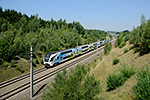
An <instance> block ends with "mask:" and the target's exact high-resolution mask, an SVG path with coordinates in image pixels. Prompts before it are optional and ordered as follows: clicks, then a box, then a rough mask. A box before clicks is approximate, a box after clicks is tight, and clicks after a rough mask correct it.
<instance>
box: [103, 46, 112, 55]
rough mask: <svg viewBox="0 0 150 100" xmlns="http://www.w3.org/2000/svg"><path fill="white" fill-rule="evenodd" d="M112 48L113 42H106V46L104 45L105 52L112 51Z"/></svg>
mask: <svg viewBox="0 0 150 100" xmlns="http://www.w3.org/2000/svg"><path fill="white" fill-rule="evenodd" d="M111 48H112V44H111V43H109V44H108V43H106V44H105V47H104V54H105V55H107V54H108V53H109V52H110V51H111Z"/></svg>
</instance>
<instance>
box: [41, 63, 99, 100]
mask: <svg viewBox="0 0 150 100" xmlns="http://www.w3.org/2000/svg"><path fill="white" fill-rule="evenodd" d="M54 80H55V82H53V83H52V84H51V85H52V86H48V91H45V92H44V94H43V97H42V98H43V100H49V99H51V100H56V99H57V100H70V99H74V100H76V99H78V100H79V99H86V100H91V99H94V98H95V96H96V95H97V94H98V93H99V92H100V86H99V85H100V82H99V81H97V80H95V78H94V75H87V71H86V70H85V66H83V65H77V66H76V67H75V69H74V70H73V69H72V70H70V73H68V74H67V73H66V70H63V72H62V73H58V74H57V76H56V77H55V78H54ZM58 94H59V95H58Z"/></svg>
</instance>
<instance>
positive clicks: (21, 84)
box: [0, 46, 104, 99]
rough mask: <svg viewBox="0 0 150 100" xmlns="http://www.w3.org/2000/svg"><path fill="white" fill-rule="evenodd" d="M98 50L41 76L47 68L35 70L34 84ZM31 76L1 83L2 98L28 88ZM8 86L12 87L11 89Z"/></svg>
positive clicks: (0, 92) (0, 94)
mask: <svg viewBox="0 0 150 100" xmlns="http://www.w3.org/2000/svg"><path fill="white" fill-rule="evenodd" d="M103 48H104V46H102V47H100V48H99V50H102V49H103ZM96 52H97V51H96V50H94V51H92V52H90V53H89V54H87V55H83V57H80V58H79V59H77V58H75V60H74V61H72V62H71V60H70V62H69V63H68V62H66V63H65V64H64V65H62V66H61V64H60V65H59V66H58V67H56V68H54V69H53V70H50V71H49V72H47V73H45V74H41V76H40V75H37V74H40V73H42V72H43V73H44V72H45V71H46V70H47V69H46V68H41V69H38V70H36V71H34V72H33V75H34V77H35V75H37V76H38V77H35V79H34V80H33V85H36V84H38V83H40V82H41V81H43V80H46V79H47V78H49V77H51V76H53V75H55V74H56V73H58V72H59V71H61V70H63V69H64V68H69V67H70V66H72V65H75V64H77V63H79V62H82V61H83V60H84V59H85V58H89V57H90V56H91V55H93V54H95V53H96ZM48 70H49V69H48ZM29 77H30V73H28V74H25V75H21V76H19V77H17V78H13V79H11V80H8V81H6V82H2V83H0V99H8V98H10V97H12V96H14V95H16V94H18V93H19V92H21V91H23V90H25V89H28V88H29V87H30V78H29ZM8 87H10V89H9V88H8ZM11 87H12V88H11ZM13 87H14V88H13ZM7 88H8V89H7Z"/></svg>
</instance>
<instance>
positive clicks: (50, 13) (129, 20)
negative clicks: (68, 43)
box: [0, 0, 150, 31]
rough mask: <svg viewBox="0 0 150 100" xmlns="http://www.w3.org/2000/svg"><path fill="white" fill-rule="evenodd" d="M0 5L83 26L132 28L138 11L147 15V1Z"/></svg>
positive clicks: (34, 0) (28, 0)
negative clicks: (78, 23)
mask: <svg viewBox="0 0 150 100" xmlns="http://www.w3.org/2000/svg"><path fill="white" fill-rule="evenodd" d="M0 6H1V7H2V8H3V10H5V9H14V10H17V11H18V12H21V13H23V14H27V15H28V16H31V15H36V14H38V15H39V17H41V18H42V19H44V20H51V18H53V19H54V20H56V21H58V20H59V19H60V18H62V19H66V21H67V23H69V22H73V21H76V22H80V23H81V25H83V27H84V28H86V29H100V30H105V31H123V30H125V29H128V30H132V28H133V26H137V25H140V17H141V14H144V16H145V17H146V19H147V20H148V19H149V18H150V0H0Z"/></svg>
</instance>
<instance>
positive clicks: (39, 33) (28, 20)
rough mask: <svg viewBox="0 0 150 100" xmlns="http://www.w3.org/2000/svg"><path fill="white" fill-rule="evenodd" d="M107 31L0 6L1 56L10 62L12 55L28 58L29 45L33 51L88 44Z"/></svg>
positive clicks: (44, 51)
mask: <svg viewBox="0 0 150 100" xmlns="http://www.w3.org/2000/svg"><path fill="white" fill-rule="evenodd" d="M106 35H107V32H105V31H101V30H88V29H84V27H83V26H82V25H81V24H80V22H75V21H73V22H72V23H67V22H66V20H65V19H64V20H62V19H60V20H58V21H55V20H53V18H52V19H51V20H50V21H45V20H43V19H41V18H39V17H38V14H36V15H31V16H30V17H29V16H27V15H26V14H22V13H21V12H17V11H15V10H10V9H5V10H4V11H3V9H2V8H1V7H0V58H1V61H7V62H10V61H11V60H12V59H13V58H14V57H15V55H19V56H22V57H24V58H27V57H28V56H29V53H30V52H29V51H30V50H29V49H30V45H31V44H32V45H33V46H34V52H42V53H43V54H45V53H50V52H53V51H57V50H62V49H67V48H72V47H76V45H77V42H76V41H77V39H78V43H79V45H83V44H89V43H92V42H96V41H97V40H103V39H105V38H106Z"/></svg>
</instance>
